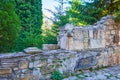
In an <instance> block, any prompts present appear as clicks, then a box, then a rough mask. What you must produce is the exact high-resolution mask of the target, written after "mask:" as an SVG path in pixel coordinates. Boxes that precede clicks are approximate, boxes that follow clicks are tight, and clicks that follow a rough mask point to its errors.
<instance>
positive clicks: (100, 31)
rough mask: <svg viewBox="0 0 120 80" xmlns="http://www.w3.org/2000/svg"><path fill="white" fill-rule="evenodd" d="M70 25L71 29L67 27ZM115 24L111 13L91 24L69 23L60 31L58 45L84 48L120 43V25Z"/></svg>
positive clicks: (69, 47)
mask: <svg viewBox="0 0 120 80" xmlns="http://www.w3.org/2000/svg"><path fill="white" fill-rule="evenodd" d="M68 26H69V27H70V29H69V28H67V29H66V27H68ZM115 26H116V23H115V22H114V18H113V17H112V16H110V15H109V16H106V17H104V18H102V19H101V20H100V21H98V22H96V23H95V24H94V25H91V26H86V27H77V26H74V27H73V25H70V24H69V25H68V24H67V25H65V26H64V28H62V29H61V30H60V32H59V36H58V45H59V46H60V48H61V49H67V50H83V49H94V48H105V47H106V46H110V45H113V44H115V43H117V44H118V43H119V37H120V35H119V34H118V33H119V29H118V28H119V26H116V27H115ZM71 27H72V28H71ZM119 44H120V43H119Z"/></svg>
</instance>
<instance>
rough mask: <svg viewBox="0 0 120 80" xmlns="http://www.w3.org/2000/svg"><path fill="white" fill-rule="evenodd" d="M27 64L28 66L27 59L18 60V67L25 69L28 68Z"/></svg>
mask: <svg viewBox="0 0 120 80" xmlns="http://www.w3.org/2000/svg"><path fill="white" fill-rule="evenodd" d="M28 66H29V63H28V61H25V60H24V61H20V62H19V68H20V69H25V68H28Z"/></svg>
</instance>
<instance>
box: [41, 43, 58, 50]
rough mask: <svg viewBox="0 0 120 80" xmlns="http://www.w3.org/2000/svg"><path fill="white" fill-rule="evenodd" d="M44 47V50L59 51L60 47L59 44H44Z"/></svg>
mask: <svg viewBox="0 0 120 80" xmlns="http://www.w3.org/2000/svg"><path fill="white" fill-rule="evenodd" d="M42 47H43V50H54V49H59V46H58V45H57V44H43V45H42Z"/></svg>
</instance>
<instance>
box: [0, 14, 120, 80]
mask: <svg viewBox="0 0 120 80" xmlns="http://www.w3.org/2000/svg"><path fill="white" fill-rule="evenodd" d="M113 19H114V18H113V17H111V16H107V17H103V18H102V19H101V21H98V22H97V23H95V24H94V25H93V27H85V28H81V27H74V26H72V25H66V26H65V27H64V28H62V30H61V31H60V34H59V37H58V44H59V45H60V49H58V48H59V47H58V46H57V45H53V44H50V45H47V44H45V45H44V47H43V48H44V50H40V49H38V48H36V47H30V48H26V49H24V50H23V51H22V52H17V53H11V54H0V80H39V79H40V80H50V77H51V73H52V72H53V71H55V70H59V71H60V72H61V73H62V74H66V73H72V72H75V71H77V70H82V69H89V68H97V67H105V66H113V65H119V64H120V46H119V45H118V43H119V37H118V36H120V34H119V32H120V31H119V29H118V26H117V25H116V24H115V22H114V20H113ZM53 49H56V50H53Z"/></svg>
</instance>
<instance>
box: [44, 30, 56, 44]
mask: <svg viewBox="0 0 120 80" xmlns="http://www.w3.org/2000/svg"><path fill="white" fill-rule="evenodd" d="M56 34H57V33H54V32H53V31H51V30H47V32H45V33H43V35H42V40H43V44H57V35H56Z"/></svg>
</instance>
